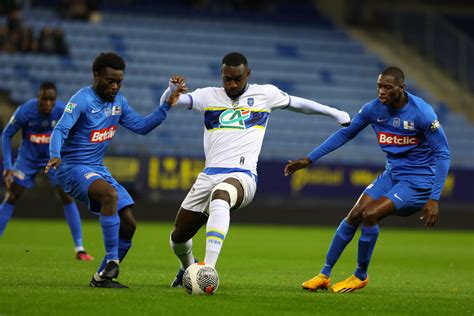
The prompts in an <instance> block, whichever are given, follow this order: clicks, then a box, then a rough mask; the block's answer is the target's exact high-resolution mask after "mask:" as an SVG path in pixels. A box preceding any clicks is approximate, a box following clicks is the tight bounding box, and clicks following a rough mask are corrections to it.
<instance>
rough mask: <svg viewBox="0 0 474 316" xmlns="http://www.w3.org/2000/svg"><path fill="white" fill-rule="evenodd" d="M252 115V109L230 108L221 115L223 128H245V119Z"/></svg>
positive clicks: (220, 120)
mask: <svg viewBox="0 0 474 316" xmlns="http://www.w3.org/2000/svg"><path fill="white" fill-rule="evenodd" d="M249 117H250V109H245V108H244V109H235V110H234V109H228V110H226V111H224V112H222V113H221V115H220V116H219V123H220V127H221V128H233V129H245V120H246V119H248V118H249Z"/></svg>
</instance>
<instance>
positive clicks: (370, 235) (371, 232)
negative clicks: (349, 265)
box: [354, 225, 379, 280]
mask: <svg viewBox="0 0 474 316" xmlns="http://www.w3.org/2000/svg"><path fill="white" fill-rule="evenodd" d="M361 230H362V233H361V234H360V238H359V253H358V255H357V269H356V271H355V272H354V274H355V276H356V277H358V278H359V279H361V280H365V279H367V269H368V268H369V263H370V258H371V257H372V252H373V251H374V248H375V243H376V242H377V237H378V236H379V225H374V226H362V227H361Z"/></svg>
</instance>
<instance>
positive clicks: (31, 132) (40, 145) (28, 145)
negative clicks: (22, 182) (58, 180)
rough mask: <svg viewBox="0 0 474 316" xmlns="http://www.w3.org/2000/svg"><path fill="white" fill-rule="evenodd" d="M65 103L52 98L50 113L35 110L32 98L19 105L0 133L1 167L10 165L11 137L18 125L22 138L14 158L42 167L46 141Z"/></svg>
mask: <svg viewBox="0 0 474 316" xmlns="http://www.w3.org/2000/svg"><path fill="white" fill-rule="evenodd" d="M64 105H65V103H64V102H63V101H56V103H55V105H54V107H53V109H52V111H51V113H50V114H42V113H40V111H39V110H38V100H37V99H32V100H30V101H28V102H26V103H25V104H23V105H20V106H19V107H18V109H17V110H16V111H15V113H14V114H13V116H12V117H11V119H10V121H9V123H8V124H7V126H6V127H5V129H4V130H3V133H2V152H3V168H4V169H12V160H11V139H12V137H13V135H15V134H16V133H17V132H18V130H19V129H21V134H22V137H23V141H22V143H21V146H20V149H19V152H18V157H17V159H16V160H17V162H25V163H27V164H29V165H35V166H38V167H44V166H45V165H46V164H47V163H48V160H49V141H50V138H51V132H52V131H53V128H54V126H55V125H56V123H57V122H58V121H59V118H60V117H61V115H62V113H63V111H64Z"/></svg>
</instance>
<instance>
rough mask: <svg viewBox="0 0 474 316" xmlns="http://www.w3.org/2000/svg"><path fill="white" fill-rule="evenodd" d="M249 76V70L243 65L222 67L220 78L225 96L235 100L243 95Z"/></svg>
mask: <svg viewBox="0 0 474 316" xmlns="http://www.w3.org/2000/svg"><path fill="white" fill-rule="evenodd" d="M249 76H250V69H248V67H247V66H245V65H239V66H227V65H222V68H221V77H222V82H223V85H224V90H225V93H226V94H227V96H228V97H229V98H231V99H235V98H238V97H239V96H240V95H241V94H242V93H244V90H245V87H246V86H247V78H248V77H249Z"/></svg>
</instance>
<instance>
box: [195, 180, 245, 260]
mask: <svg viewBox="0 0 474 316" xmlns="http://www.w3.org/2000/svg"><path fill="white" fill-rule="evenodd" d="M243 199H244V188H243V186H242V183H241V182H240V181H239V180H238V179H236V178H227V179H225V180H224V181H223V182H221V183H219V184H217V185H216V186H215V187H214V189H213V190H212V193H211V202H210V204H209V219H208V220H207V225H206V256H205V258H204V262H205V263H206V264H208V265H210V266H212V267H215V265H216V263H217V259H218V258H219V254H220V252H221V249H222V244H223V243H224V239H225V236H226V235H227V232H228V230H229V224H230V211H231V209H238V208H239V207H240V205H241V204H242V201H243Z"/></svg>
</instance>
